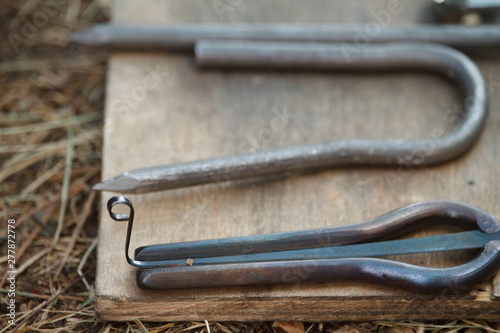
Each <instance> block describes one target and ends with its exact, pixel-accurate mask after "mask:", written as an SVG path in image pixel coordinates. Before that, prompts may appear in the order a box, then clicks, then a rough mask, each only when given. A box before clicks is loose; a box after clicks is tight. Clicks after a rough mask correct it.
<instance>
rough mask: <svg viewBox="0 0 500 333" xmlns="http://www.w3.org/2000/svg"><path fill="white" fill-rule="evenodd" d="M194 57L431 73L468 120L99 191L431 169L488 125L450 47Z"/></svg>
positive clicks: (240, 51) (219, 49) (211, 165)
mask: <svg viewBox="0 0 500 333" xmlns="http://www.w3.org/2000/svg"><path fill="white" fill-rule="evenodd" d="M195 56H196V61H197V63H198V65H199V66H202V67H206V66H209V67H231V68H234V67H237V68H241V67H252V68H261V67H264V68H272V69H279V68H287V69H321V70H349V71H351V70H356V71H387V70H415V69H419V70H425V71H431V72H435V73H438V74H441V75H444V76H446V77H448V78H450V79H452V80H454V81H455V82H456V83H457V85H458V87H459V89H460V92H461V95H462V103H461V104H462V106H463V109H464V113H463V117H462V118H461V121H460V124H458V125H457V126H456V127H455V128H454V129H453V130H451V131H450V132H448V133H445V134H444V135H442V136H441V137H437V138H429V139H422V140H371V139H354V140H340V141H331V142H323V143H315V144H308V145H301V146H292V147H286V148H280V149H275V150H270V151H262V152H256V153H251V154H243V155H234V156H227V157H220V158H213V159H206V160H200V161H194V162H187V163H178V164H171V165H165V166H158V167H151V168H144V169H136V170H132V171H129V172H126V173H124V174H122V175H120V176H117V177H115V178H112V179H110V180H108V181H105V182H102V183H99V184H97V185H95V186H94V189H96V190H109V191H115V192H124V193H143V192H151V191H159V190H167V189H173V188H179V187H185V186H192V185H201V184H206V183H212V182H215V181H221V180H238V179H244V178H254V177H260V176H268V175H272V174H281V173H283V172H287V171H298V170H301V171H302V170H306V169H318V168H324V167H334V166H344V165H399V164H408V163H411V164H412V165H414V166H425V165H432V164H437V163H443V162H446V161H448V160H450V159H453V158H456V157H458V156H459V155H461V154H463V153H464V152H466V151H467V150H468V149H469V148H470V147H471V146H472V145H473V143H474V142H475V141H476V140H477V138H478V137H479V135H480V133H481V131H482V128H483V126H484V123H485V119H486V113H487V92H486V85H485V82H484V79H483V77H482V75H481V72H480V71H479V69H478V68H477V66H476V65H475V64H474V63H473V62H472V61H471V60H470V59H469V58H468V57H467V56H465V55H464V54H462V53H461V52H459V51H457V50H454V49H452V48H450V47H447V46H442V45H436V44H423V43H422V44H420V43H388V44H369V45H365V46H364V47H363V48H360V47H356V46H354V45H352V46H351V47H347V48H346V46H345V44H327V43H304V42H297V43H292V42H252V41H244V42H243V41H203V40H202V41H199V42H197V43H196V46H195Z"/></svg>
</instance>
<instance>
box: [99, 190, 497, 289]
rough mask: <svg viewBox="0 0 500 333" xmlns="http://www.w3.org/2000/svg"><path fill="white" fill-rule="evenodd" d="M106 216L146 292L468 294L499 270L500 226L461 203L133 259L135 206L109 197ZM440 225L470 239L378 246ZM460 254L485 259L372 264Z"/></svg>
mask: <svg viewBox="0 0 500 333" xmlns="http://www.w3.org/2000/svg"><path fill="white" fill-rule="evenodd" d="M119 204H124V205H126V206H128V207H129V208H130V211H129V213H128V214H124V213H115V212H113V207H114V206H116V205H119ZM108 212H109V214H110V216H111V218H112V219H114V220H115V221H127V222H128V229H127V236H126V241H125V257H126V259H127V262H128V263H129V264H130V265H132V266H135V267H137V268H139V270H137V284H138V286H139V287H140V288H144V289H175V288H197V287H219V286H238V285H266V284H267V285H269V284H287V283H288V284H290V283H294V284H296V283H300V282H317V283H318V282H328V281H342V280H346V281H363V282H370V283H375V284H380V285H385V286H392V287H398V288H404V289H409V290H413V291H416V292H421V293H441V294H442V293H444V292H447V291H448V292H449V291H451V292H453V293H459V292H465V291H467V290H470V289H472V288H473V287H475V286H476V285H478V284H479V283H481V282H484V281H486V280H488V279H489V278H491V277H492V276H493V275H494V274H495V273H496V272H497V271H498V269H500V223H499V222H498V221H497V220H496V219H495V218H494V217H493V216H492V215H490V214H488V213H486V212H484V211H482V210H480V209H478V208H477V207H474V206H472V205H468V204H464V203H460V202H456V201H446V200H435V201H425V202H420V203H416V204H413V205H409V206H406V207H403V208H400V209H397V210H395V211H392V212H390V213H387V214H385V215H382V216H380V217H377V218H375V219H372V220H369V221H366V222H363V223H358V224H353V225H348V226H338V227H331V228H321V229H309V230H303V231H294V232H286V233H277V234H267V235H257V236H245V237H237V238H224V239H215V240H204V241H194V242H183V243H171V244H162V245H150V246H144V247H140V248H138V249H136V251H135V259H131V258H130V257H129V254H128V253H129V244H130V237H131V234H132V225H133V221H134V209H133V206H132V203H131V202H130V201H129V200H128V199H126V198H125V197H123V196H116V197H112V198H111V199H110V200H109V201H108ZM436 219H439V221H440V222H442V223H446V224H451V225H455V226H458V227H462V228H464V229H469V230H471V229H472V231H465V232H460V233H454V234H446V235H438V236H431V237H423V238H413V239H402V240H389V241H383V242H380V240H381V239H383V238H388V237H391V238H394V237H396V236H398V235H401V234H403V233H404V232H408V231H409V230H414V229H416V228H421V227H423V226H426V225H428V224H430V223H432V224H435V223H436ZM473 229H476V230H473ZM460 249H482V251H481V252H480V253H479V254H478V255H477V256H476V257H475V258H474V259H473V260H471V261H469V262H468V263H466V264H463V265H460V266H456V267H450V268H427V267H420V266H414V265H410V264H406V263H402V262H397V261H391V260H387V259H379V258H374V257H380V256H387V255H398V254H413V253H426V252H437V251H452V250H460ZM304 272H307V274H304Z"/></svg>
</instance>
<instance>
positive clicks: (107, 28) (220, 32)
mask: <svg viewBox="0 0 500 333" xmlns="http://www.w3.org/2000/svg"><path fill="white" fill-rule="evenodd" d="M70 40H71V41H73V42H76V43H83V44H91V45H101V46H107V47H110V48H122V49H123V48H131V49H148V50H184V51H186V50H192V49H193V47H194V45H195V44H196V43H197V42H198V41H200V40H240V41H288V42H327V43H345V44H346V45H344V47H345V48H346V49H349V48H364V47H365V46H366V45H367V44H369V43H387V42H429V43H438V44H444V45H448V46H451V47H454V48H457V49H459V50H461V51H463V52H469V53H472V54H474V55H485V56H490V55H492V53H494V51H498V50H499V48H500V29H499V28H498V25H479V26H473V27H471V26H460V25H431V24H415V25H408V26H399V27H398V26H383V25H380V24H379V25H377V24H376V25H375V28H374V27H373V25H362V24H358V25H339V24H283V23H281V24H262V23H252V24H245V23H238V24H172V25H158V26H151V25H150V26H147V25H115V24H100V25H95V26H93V27H92V28H90V29H89V30H86V31H81V32H75V33H73V34H71V35H70ZM348 43H349V44H348ZM350 43H354V44H350Z"/></svg>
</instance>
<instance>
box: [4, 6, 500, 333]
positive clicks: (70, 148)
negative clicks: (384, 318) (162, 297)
mask: <svg viewBox="0 0 500 333" xmlns="http://www.w3.org/2000/svg"><path fill="white" fill-rule="evenodd" d="M102 2H103V1H96V0H82V1H79V0H73V1H70V2H67V1H62V0H57V1H33V0H23V1H16V0H2V1H0V29H1V32H2V36H3V37H4V38H2V40H1V41H0V43H1V48H0V59H1V62H0V89H1V91H2V94H1V95H0V161H1V163H0V198H1V199H0V214H1V217H2V218H1V226H0V264H1V265H0V322H1V325H0V333H1V332H6V331H17V332H172V333H174V332H208V331H210V332H225V333H230V332H290V333H292V332H293V333H295V332H297V333H299V332H304V331H309V332H318V331H321V332H343V333H348V332H372V331H387V332H425V331H432V332H455V331H458V330H460V331H468V332H479V331H489V332H500V330H499V329H500V327H499V326H498V325H497V324H493V323H488V322H484V321H476V322H471V321H466V320H456V321H451V322H421V323H418V322H397V323H389V322H384V323H291V322H288V323H287V322H274V323H271V322H260V323H214V322H210V323H207V322H191V323H141V322H140V321H139V320H137V321H134V322H128V323H115V322H99V321H96V319H95V312H94V298H93V296H94V294H93V284H94V278H95V265H96V253H95V251H94V246H95V239H96V236H97V220H98V219H97V217H98V214H97V212H98V200H97V199H98V195H97V194H96V193H93V192H92V191H91V184H94V183H96V182H98V181H99V180H100V177H99V175H100V171H101V148H102V118H103V107H104V96H105V88H104V87H105V85H104V82H105V73H106V58H107V55H106V53H105V51H104V50H101V49H95V48H90V47H81V46H74V45H69V44H68V43H67V42H66V36H67V34H68V33H69V32H71V31H74V30H78V29H85V28H88V27H89V26H90V25H92V24H94V23H97V22H102V21H106V20H107V18H108V13H107V9H106V7H105V6H103V5H102V4H101V3H102ZM9 219H14V220H15V223H12V224H11V225H13V226H15V229H13V228H12V227H9V226H8V225H9V223H8V221H9ZM9 228H10V230H11V232H10V234H13V232H12V231H14V232H15V236H16V239H15V249H14V250H15V254H14V256H15V266H16V269H17V274H16V282H15V290H16V295H15V298H14V299H15V302H16V303H15V306H16V321H15V323H14V324H13V325H12V324H9V323H8V321H9V319H10V318H9V308H8V305H9V304H10V303H9V302H10V301H11V299H12V298H11V297H9V288H10V286H11V284H10V281H9V280H7V278H8V276H9V274H8V273H7V272H8V271H9V270H10V269H9V267H8V264H9V259H11V257H8V254H9V253H8V245H9V236H8V235H9V231H8V230H9ZM10 254H11V253H10Z"/></svg>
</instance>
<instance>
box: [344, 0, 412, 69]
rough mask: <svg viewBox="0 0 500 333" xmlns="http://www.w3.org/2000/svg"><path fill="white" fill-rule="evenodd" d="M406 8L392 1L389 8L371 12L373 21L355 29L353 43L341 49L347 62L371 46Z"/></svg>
mask: <svg viewBox="0 0 500 333" xmlns="http://www.w3.org/2000/svg"><path fill="white" fill-rule="evenodd" d="M403 9H404V6H403V5H402V4H401V1H400V0H390V1H389V2H387V7H386V8H385V9H380V10H372V11H371V12H370V15H371V17H372V18H373V20H372V21H370V22H368V23H365V24H363V25H362V26H357V27H355V30H356V33H355V34H354V40H353V41H352V42H351V43H341V44H340V47H341V50H342V53H343V54H344V57H345V58H346V60H347V62H349V63H350V62H351V61H352V59H351V58H352V55H353V54H354V53H356V52H359V50H360V49H363V48H365V47H366V46H368V45H369V44H370V42H371V41H372V39H373V38H374V37H376V36H378V35H379V34H380V31H381V30H382V28H383V27H386V26H388V25H389V24H390V23H391V22H392V21H393V19H394V16H397V15H399V14H401V12H402V11H403Z"/></svg>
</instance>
